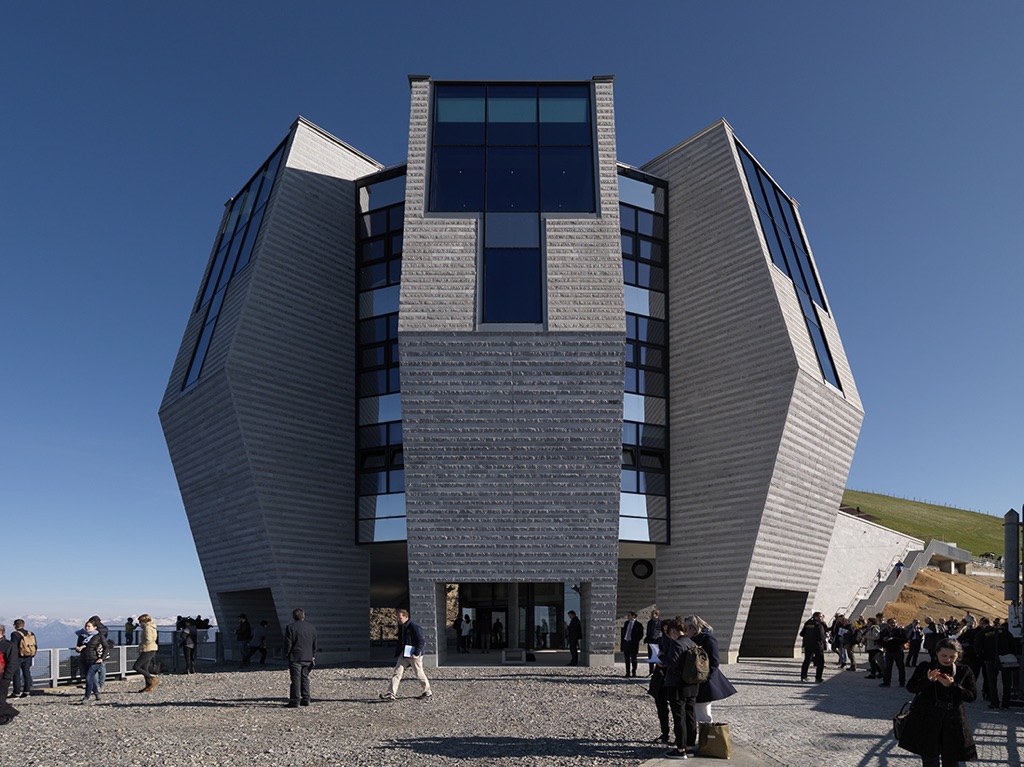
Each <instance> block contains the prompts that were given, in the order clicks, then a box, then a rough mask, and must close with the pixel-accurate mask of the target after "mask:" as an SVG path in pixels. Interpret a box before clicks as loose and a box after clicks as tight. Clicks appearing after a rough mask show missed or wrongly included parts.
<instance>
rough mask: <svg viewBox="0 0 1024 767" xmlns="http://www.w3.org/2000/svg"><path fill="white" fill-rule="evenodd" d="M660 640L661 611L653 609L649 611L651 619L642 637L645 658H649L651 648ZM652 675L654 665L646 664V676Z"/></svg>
mask: <svg viewBox="0 0 1024 767" xmlns="http://www.w3.org/2000/svg"><path fill="white" fill-rule="evenodd" d="M659 639H661V610H658V609H657V608H655V609H654V610H651V619H650V620H649V621H647V633H646V635H645V636H644V642H646V643H647V658H648V660H650V658H651V654H652V651H651V646H652V645H656V644H658V640H659ZM653 674H654V664H653V663H648V664H647V676H651V675H653Z"/></svg>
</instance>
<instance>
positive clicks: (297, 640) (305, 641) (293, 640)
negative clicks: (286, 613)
mask: <svg viewBox="0 0 1024 767" xmlns="http://www.w3.org/2000/svg"><path fill="white" fill-rule="evenodd" d="M292 618H293V619H294V622H293V623H289V624H288V628H286V629H285V630H284V655H285V657H286V658H287V659H288V674H289V676H290V677H291V683H292V684H291V690H290V692H289V695H288V708H296V707H298V706H308V705H309V671H310V669H311V668H313V664H314V663H315V662H316V627H315V626H314V625H313V624H312V623H307V622H306V613H305V611H303V609H302V608H301V607H296V608H295V609H294V610H292Z"/></svg>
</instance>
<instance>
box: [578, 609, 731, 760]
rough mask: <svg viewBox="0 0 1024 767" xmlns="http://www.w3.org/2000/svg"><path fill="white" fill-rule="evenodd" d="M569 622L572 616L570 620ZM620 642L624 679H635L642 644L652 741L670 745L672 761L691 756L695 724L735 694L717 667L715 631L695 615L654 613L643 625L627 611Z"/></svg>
mask: <svg viewBox="0 0 1024 767" xmlns="http://www.w3.org/2000/svg"><path fill="white" fill-rule="evenodd" d="M574 618H575V613H571V614H570V620H572V619H574ZM619 638H620V645H619V648H620V650H621V651H622V655H623V658H624V660H625V665H626V676H627V677H635V676H636V675H637V673H636V672H637V667H638V665H639V654H640V647H641V644H646V645H647V664H648V676H649V677H650V684H649V686H648V690H647V691H648V694H649V695H651V696H652V697H653V698H654V704H655V710H656V712H657V715H658V724H659V726H660V735H659V736H658V738H657V739H656V741H655V742H656V743H669V742H671V743H672V744H673V745H672V748H670V749H668V751H667V753H666V755H667V756H668V757H670V758H672V759H687V758H689V757H692V756H695V755H696V753H697V734H698V729H697V728H698V723H699V722H709V723H710V722H711V721H712V718H711V704H712V702H714V701H716V700H724V699H725V698H728V697H729V696H730V695H733V694H735V692H736V688H735V687H733V686H732V683H731V682H730V681H729V680H728V679H727V678H726V676H725V674H724V673H722V670H721V668H720V662H719V655H718V640H717V639H716V638H715V634H714V629H713V628H712V626H711V625H710V624H708V623H707V622H706V621H705V620H703V619H702V618H701V617H700V616H699V615H687V616H685V617H676V618H671V619H668V620H662V619H661V612H660V611H659V610H657V609H655V610H652V611H651V617H650V619H649V620H648V621H647V624H646V626H645V625H643V624H642V623H641V622H640V620H639V618H638V616H637V614H636V613H635V612H632V611H630V612H629V613H628V614H627V616H626V621H625V623H624V624H623V625H622V630H621V632H620V637H619ZM670 722H671V725H672V728H671V732H670V730H669V723H670ZM670 735H671V737H670Z"/></svg>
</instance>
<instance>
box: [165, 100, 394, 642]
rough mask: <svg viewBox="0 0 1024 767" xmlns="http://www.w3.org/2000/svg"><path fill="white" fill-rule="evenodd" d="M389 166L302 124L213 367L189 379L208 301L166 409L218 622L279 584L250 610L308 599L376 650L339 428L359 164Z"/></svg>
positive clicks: (350, 456)
mask: <svg viewBox="0 0 1024 767" xmlns="http://www.w3.org/2000/svg"><path fill="white" fill-rule="evenodd" d="M378 169H379V165H378V164H376V163H374V162H373V161H371V160H370V159H369V158H367V157H365V156H363V155H361V154H359V153H358V152H356V151H355V150H353V149H351V148H350V147H347V146H346V145H344V144H343V143H341V142H339V141H338V140H337V139H334V138H332V137H330V136H329V135H328V134H326V133H324V132H323V131H321V130H319V129H318V128H316V127H315V126H313V125H312V124H310V123H308V122H306V121H304V120H301V119H300V120H299V121H298V122H297V123H296V124H295V126H294V127H293V130H292V134H291V137H290V142H289V146H288V150H287V154H286V157H285V161H284V165H283V167H282V169H281V171H280V173H279V176H278V181H277V184H276V186H275V190H274V193H273V195H272V197H271V199H270V202H269V203H268V205H269V207H268V209H267V214H266V216H265V218H264V222H263V229H262V231H261V234H260V238H259V240H257V242H256V246H255V249H254V251H253V257H252V262H251V263H250V265H249V267H248V268H247V269H245V270H243V271H242V272H240V273H239V274H238V275H236V276H235V277H234V278H233V281H232V283H231V284H230V285H229V286H228V289H227V295H226V297H225V300H224V305H223V308H222V310H221V314H220V318H219V319H218V324H217V328H216V331H215V333H214V337H213V341H212V343H211V345H210V351H209V354H208V355H207V360H206V364H205V365H204V367H203V372H202V376H201V377H200V380H199V382H198V384H197V385H196V386H195V387H194V388H192V389H190V390H189V391H187V392H184V393H182V392H181V385H182V378H183V376H184V372H185V367H186V366H187V364H188V362H189V359H190V358H191V354H192V349H193V348H194V344H195V337H196V334H197V332H198V327H197V325H198V323H201V322H202V312H198V313H196V314H194V315H193V316H192V318H190V320H189V324H188V327H187V328H186V332H185V337H184V340H183V342H182V346H181V349H180V351H179V354H178V358H177V360H176V362H175V365H174V368H173V370H172V373H171V379H170V381H169V383H168V387H167V391H166V394H165V397H164V401H163V404H162V406H161V409H160V417H161V422H162V424H163V427H164V432H165V437H166V439H167V443H168V449H169V451H170V454H171V460H172V463H173V465H174V469H175V473H176V475H177V477H178V484H179V487H180V489H181V494H182V499H183V501H184V504H185V510H186V513H187V514H188V517H189V524H190V525H191V527H192V532H193V536H194V538H195V541H196V548H197V551H198V553H199V559H200V563H201V564H202V567H203V573H204V575H205V577H206V582H207V586H208V588H209V589H210V592H211V595H212V596H213V603H214V607H215V610H217V611H218V613H217V619H218V622H219V623H220V625H222V626H225V627H230V626H233V625H235V623H236V620H237V615H236V614H234V615H233V614H231V613H233V612H234V611H235V610H237V609H239V608H238V605H239V604H241V603H242V602H245V603H247V604H248V603H251V602H252V598H250V597H251V595H252V594H253V593H254V592H255V593H256V594H257V595H258V594H267V593H269V594H270V595H272V596H271V598H268V599H264V600H262V602H260V605H258V606H257V609H258V610H259V612H258V613H257V611H256V610H254V609H251V608H250V609H248V610H246V612H248V613H249V618H250V620H251V621H253V622H254V623H255V622H258V621H259V620H261V619H267V620H269V621H270V622H271V623H272V624H273V623H274V622H275V620H276V621H277V623H278V625H279V626H281V625H285V624H287V623H289V622H290V621H291V610H292V609H293V608H294V607H298V606H301V607H303V608H304V609H305V610H306V613H307V615H308V616H309V620H310V621H311V622H312V623H314V624H316V625H317V627H318V628H319V630H320V635H321V644H322V646H323V649H322V651H321V653H320V656H321V657H322V659H323V660H325V661H331V660H347V659H352V658H362V657H365V655H366V653H367V650H368V644H369V639H368V634H369V631H368V622H369V580H368V553H367V551H366V550H365V549H361V548H358V547H357V546H356V545H355V541H354V538H355V536H354V525H355V522H354V518H355V513H354V496H355V491H354V472H353V467H354V465H355V456H354V452H353V451H354V441H353V440H351V439H339V438H338V434H339V433H342V434H352V433H353V430H354V414H355V402H354V399H353V396H354V388H355V387H354V367H355V365H354V360H355V349H354V335H355V334H354V318H355V309H354V291H355V265H354V257H355V226H354V210H355V208H354V205H355V196H354V195H355V186H354V184H353V182H352V181H351V179H354V178H357V177H359V176H362V175H365V174H367V173H370V172H373V171H375V170H378ZM197 318H198V319H197ZM262 590H266V591H262ZM239 594H243V595H244V594H249V595H250V596H247V597H245V598H244V599H243V598H242V597H241V596H239ZM339 595H345V598H344V600H341V599H339ZM257 601H259V600H257ZM269 611H276V615H272V614H271V615H268V614H265V613H266V612H269ZM353 616H360V617H359V618H354V617H353Z"/></svg>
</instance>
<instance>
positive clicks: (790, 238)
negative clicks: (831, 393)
mask: <svg viewBox="0 0 1024 767" xmlns="http://www.w3.org/2000/svg"><path fill="white" fill-rule="evenodd" d="M736 146H737V148H738V149H739V153H740V160H741V162H742V163H743V172H744V174H745V175H746V177H747V185H748V186H749V187H750V195H751V197H753V198H754V205H755V206H756V207H757V215H758V219H759V220H760V223H761V231H762V233H763V234H764V239H765V241H766V242H767V243H768V252H769V253H770V254H771V257H772V263H774V264H775V265H776V266H777V267H779V269H781V270H782V271H783V272H785V273H786V275H787V276H788V277H789V279H790V280H792V282H793V286H794V287H795V288H796V295H797V298H798V299H799V300H800V308H801V309H802V310H803V315H804V320H805V321H806V323H807V332H808V333H810V336H811V342H812V343H813V345H814V351H815V353H816V354H817V357H818V365H819V366H820V367H821V374H822V376H823V377H824V378H825V380H826V381H828V382H829V383H830V384H832V385H833V386H834V387H836V388H837V389H840V390H842V388H843V387H842V386H841V385H840V383H839V376H838V374H837V373H836V367H835V363H833V361H832V353H831V352H830V351H829V348H828V341H827V340H826V338H825V333H824V331H823V330H822V328H821V321H820V320H819V319H818V312H819V311H821V312H825V313H827V312H828V307H827V306H826V305H825V296H824V294H823V293H822V290H821V285H820V283H819V282H818V275H817V273H816V272H815V270H814V265H813V264H812V263H811V257H810V256H809V255H808V248H807V243H806V242H805V241H804V237H803V233H802V232H801V231H800V226H799V225H798V224H797V220H796V211H795V210H794V208H793V201H792V200H790V198H789V196H788V195H787V194H786V193H785V192H783V191H782V189H780V188H779V186H778V185H777V184H776V183H775V182H774V181H772V179H771V178H770V177H769V176H768V174H767V173H765V171H764V169H763V168H762V167H761V166H760V165H758V164H757V161H755V160H754V158H753V157H752V156H751V155H750V153H749V152H747V150H746V149H744V148H743V145H742V144H740V143H739V142H737V144H736Z"/></svg>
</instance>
